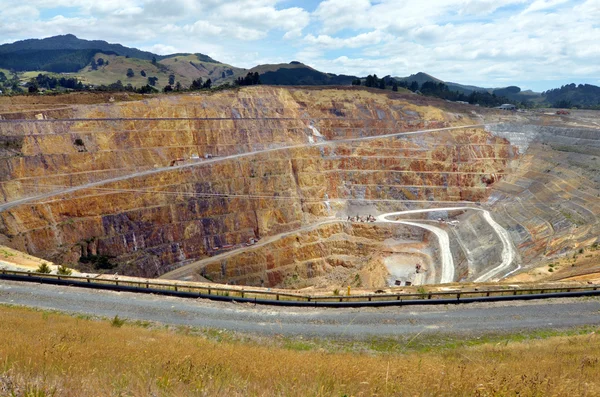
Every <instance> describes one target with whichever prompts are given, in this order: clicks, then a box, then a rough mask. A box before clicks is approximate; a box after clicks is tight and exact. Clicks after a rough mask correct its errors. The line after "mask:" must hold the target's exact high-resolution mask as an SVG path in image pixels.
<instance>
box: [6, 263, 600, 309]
mask: <svg viewBox="0 0 600 397" xmlns="http://www.w3.org/2000/svg"><path fill="white" fill-rule="evenodd" d="M0 279H4V280H13V281H25V282H37V283H42V284H54V285H65V286H75V287H83V288H91V289H102V290H112V291H127V292H139V293H151V294H159V295H169V296H178V297H185V298H204V299H212V300H217V301H236V302H250V303H256V304H268V305H280V306H317V307H360V306H395V305H431V304H456V303H469V302H484V301H488V302H489V301H507V300H530V299H544V298H557V297H577V296H596V295H598V296H600V285H589V286H572V287H543V288H500V289H490V290H471V291H464V290H461V291H446V292H438V291H426V290H424V291H423V292H419V293H397V294H377V293H372V294H360V295H345V296H341V295H303V294H296V293H286V292H280V291H269V290H262V289H261V290H259V289H252V288H231V287H226V286H222V287H215V286H205V285H192V284H185V283H173V284H170V283H160V282H155V281H150V280H147V281H132V280H119V279H104V278H93V277H81V276H66V275H58V274H44V273H34V272H22V271H14V270H0Z"/></svg>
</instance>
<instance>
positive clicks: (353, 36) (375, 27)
mask: <svg viewBox="0 0 600 397" xmlns="http://www.w3.org/2000/svg"><path fill="white" fill-rule="evenodd" d="M598 21H600V0H573V1H568V0H428V1H412V0H322V1H318V0H310V1H297V0H230V1H222V0H128V1H123V0H28V1H27V2H23V1H22V0H0V42H2V43H7V42H13V41H16V40H22V39H27V38H42V37H49V36H53V35H57V34H66V33H72V34H75V35H76V36H78V37H80V38H85V39H102V40H107V41H109V42H118V43H121V44H123V45H127V46H132V47H137V48H141V49H144V50H149V51H154V52H157V53H161V54H167V53H173V52H201V53H204V54H207V55H210V56H211V57H213V58H215V59H218V60H220V61H222V62H226V63H229V64H232V65H235V66H240V67H247V68H248V67H252V66H254V65H256V64H259V63H280V62H289V61H292V60H298V61H302V62H304V63H306V64H308V65H310V66H312V67H315V68H317V69H319V70H322V71H327V72H331V73H338V74H339V73H344V74H352V75H359V76H365V75H367V74H372V73H376V74H377V75H379V76H384V75H387V74H391V75H392V76H407V75H409V74H413V73H417V72H420V71H423V72H426V73H429V74H431V75H433V76H435V77H438V78H440V79H442V80H445V81H453V82H460V83H463V84H474V85H480V86H486V87H501V86H506V85H510V84H516V85H519V86H520V87H522V88H523V89H528V88H530V89H534V90H536V91H543V90H546V89H549V88H554V87H557V86H560V85H562V84H566V83H570V82H575V83H589V84H595V85H600V25H599V22H598Z"/></svg>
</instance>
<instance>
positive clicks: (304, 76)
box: [242, 61, 356, 85]
mask: <svg viewBox="0 0 600 397" xmlns="http://www.w3.org/2000/svg"><path fill="white" fill-rule="evenodd" d="M248 73H258V75H259V76H260V81H261V83H262V84H271V85H350V84H351V83H352V80H354V79H355V78H356V77H355V76H346V75H336V74H332V73H324V72H320V71H318V70H316V69H313V68H311V67H310V66H307V65H305V64H303V63H301V62H298V61H292V62H290V63H281V64H266V65H258V66H255V67H253V68H252V69H250V70H248ZM242 77H243V76H242Z"/></svg>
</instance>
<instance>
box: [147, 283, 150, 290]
mask: <svg viewBox="0 0 600 397" xmlns="http://www.w3.org/2000/svg"><path fill="white" fill-rule="evenodd" d="M146 289H150V283H149V282H147V281H146Z"/></svg>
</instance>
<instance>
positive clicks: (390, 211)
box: [0, 87, 600, 289]
mask: <svg viewBox="0 0 600 397" xmlns="http://www.w3.org/2000/svg"><path fill="white" fill-rule="evenodd" d="M1 116H2V120H0V139H1V142H0V144H1V147H2V150H1V152H0V156H1V158H0V161H1V162H2V165H1V166H0V170H2V171H1V172H2V174H1V175H0V177H1V181H2V184H1V185H0V193H1V194H2V204H0V210H1V212H0V220H1V221H0V222H1V223H0V244H2V245H6V246H9V247H11V248H14V249H17V250H21V251H24V252H27V253H29V254H31V255H35V256H39V257H42V258H45V259H48V260H51V261H53V262H55V263H61V264H67V265H68V266H71V267H75V268H78V269H81V270H82V271H88V272H111V273H115V272H118V273H119V274H125V275H132V276H141V277H147V278H150V277H153V278H154V277H163V278H170V279H178V280H195V281H212V282H218V283H229V284H238V285H239V284H241V285H252V286H263V287H278V288H303V287H315V288H327V289H331V288H332V287H334V288H335V287H338V288H339V287H342V286H347V285H351V286H354V287H360V288H383V287H389V286H405V285H407V284H413V285H420V284H434V283H450V282H458V281H473V282H480V281H489V280H500V279H502V280H504V279H508V280H511V279H512V280H525V281H530V280H547V279H556V280H560V279H563V278H568V277H570V278H572V277H578V276H581V275H583V274H587V276H586V277H588V279H594V277H598V274H599V272H600V269H598V268H597V267H595V266H596V265H594V263H596V262H595V261H593V260H592V259H593V258H595V247H597V246H598V245H597V236H598V229H599V226H598V220H597V217H598V214H599V212H600V204H598V197H600V190H599V182H600V181H599V180H598V179H599V178H600V177H599V175H600V174H599V173H598V167H600V160H598V158H600V130H599V129H598V126H597V124H595V123H596V121H597V120H598V119H597V113H593V112H581V113H580V114H577V113H575V114H573V115H572V116H569V117H558V116H555V115H549V114H543V113H529V114H520V113H519V114H512V113H502V112H501V111H496V110H485V109H479V108H475V107H471V106H466V105H457V104H451V103H446V102H442V101H437V100H433V99H431V98H424V97H420V96H417V95H394V94H381V93H376V92H374V91H367V90H361V89H305V88H274V87H249V88H245V89H240V90H237V91H234V90H232V91H223V92H218V93H212V94H203V95H179V96H175V95H168V96H160V97H156V98H151V99H145V100H141V101H127V102H119V101H116V102H108V103H105V104H89V105H70V104H64V105H63V106H59V105H56V104H55V105H52V104H46V105H43V106H42V105H40V104H30V105H29V107H28V106H26V105H25V104H17V105H13V106H12V107H11V106H9V105H3V107H2V114H1ZM580 251H581V252H585V255H590V257H589V258H590V260H589V263H587V262H586V263H581V264H579V263H573V266H570V265H571V263H570V262H569V265H567V264H566V262H565V260H566V259H567V258H571V257H572V256H573V254H576V255H580V256H583V254H580V253H579V252H580ZM580 260H581V258H580ZM549 261H553V262H554V261H556V262H557V263H559V262H560V263H561V265H557V266H555V267H554V268H555V269H556V271H554V268H553V271H552V272H548V271H541V270H540V266H547V263H548V262H549ZM561 261H562V262H561ZM544 269H545V268H544ZM585 279H586V278H585V277H584V280H585Z"/></svg>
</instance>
